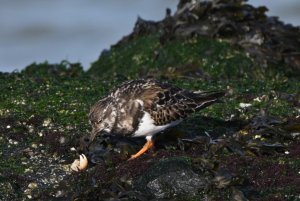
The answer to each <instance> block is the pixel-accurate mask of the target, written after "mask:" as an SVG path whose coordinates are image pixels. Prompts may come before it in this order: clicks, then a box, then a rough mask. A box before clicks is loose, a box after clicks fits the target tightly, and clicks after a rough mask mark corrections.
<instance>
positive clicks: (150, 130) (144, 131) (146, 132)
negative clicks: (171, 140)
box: [133, 112, 182, 137]
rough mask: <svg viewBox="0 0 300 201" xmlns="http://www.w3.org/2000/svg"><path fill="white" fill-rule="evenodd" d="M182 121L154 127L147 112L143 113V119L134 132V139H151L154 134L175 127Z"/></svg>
mask: <svg viewBox="0 0 300 201" xmlns="http://www.w3.org/2000/svg"><path fill="white" fill-rule="evenodd" d="M181 121H182V119H179V120H176V121H173V122H171V123H169V124H167V125H163V126H156V125H154V121H153V119H151V116H150V114H149V113H148V112H145V114H144V116H143V118H142V119H141V121H140V124H139V127H138V129H137V130H136V131H135V132H134V134H133V136H134V137H141V136H149V137H152V136H153V135H154V134H156V133H159V132H161V131H163V130H165V129H166V128H168V127H172V126H175V125H177V124H179V123H180V122H181Z"/></svg>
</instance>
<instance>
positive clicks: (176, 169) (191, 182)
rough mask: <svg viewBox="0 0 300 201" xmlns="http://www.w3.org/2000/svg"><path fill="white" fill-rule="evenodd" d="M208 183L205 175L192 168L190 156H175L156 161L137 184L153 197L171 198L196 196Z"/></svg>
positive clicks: (141, 189)
mask: <svg viewBox="0 0 300 201" xmlns="http://www.w3.org/2000/svg"><path fill="white" fill-rule="evenodd" d="M207 183H208V181H207V179H206V177H205V176H203V175H199V174H196V173H195V172H194V171H193V170H192V165H191V161H190V159H189V158H185V157H175V158H169V159H165V160H162V161H160V162H158V163H156V164H155V165H154V166H152V167H151V168H150V169H149V170H148V171H147V172H146V173H144V174H143V175H142V176H141V177H140V178H138V179H137V181H136V182H135V186H136V189H138V190H139V191H141V192H142V193H145V194H147V195H148V196H149V197H151V198H157V199H170V198H180V197H186V196H188V197H191V196H194V195H196V194H197V193H198V192H199V191H201V190H203V189H205V187H206V184H207Z"/></svg>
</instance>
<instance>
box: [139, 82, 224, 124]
mask: <svg viewBox="0 0 300 201" xmlns="http://www.w3.org/2000/svg"><path fill="white" fill-rule="evenodd" d="M223 95H224V93H222V92H211V93H209V92H203V93H194V92H192V91H187V90H182V89H180V88H178V87H174V86H171V85H169V84H162V83H156V84H154V85H152V86H151V87H149V88H147V89H145V90H144V91H143V92H142V94H141V96H140V97H141V99H142V101H143V102H144V108H145V111H147V112H148V113H150V115H151V117H152V118H153V119H155V122H156V124H157V125H164V124H168V123H171V122H172V121H176V120H179V119H183V118H185V117H186V116H187V115H188V114H190V113H193V112H195V111H198V110H200V109H202V108H205V107H207V106H209V105H211V104H212V103H214V102H217V100H218V98H219V97H221V96H223Z"/></svg>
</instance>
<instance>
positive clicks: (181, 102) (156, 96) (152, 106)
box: [89, 79, 224, 159]
mask: <svg viewBox="0 0 300 201" xmlns="http://www.w3.org/2000/svg"><path fill="white" fill-rule="evenodd" d="M223 95H224V92H195V91H188V90H184V89H181V88H179V87H176V86H172V85H170V84H167V83H162V82H159V81H156V80H152V79H145V80H144V79H141V80H133V81H129V82H126V83H124V84H122V85H121V86H119V87H117V88H115V89H114V90H113V91H112V92H111V93H110V94H109V95H108V96H106V97H104V98H103V99H101V100H99V101H98V102H96V103H95V105H94V106H92V108H91V110H90V113H89V120H90V123H91V125H92V132H91V136H90V142H92V141H93V140H94V138H95V137H96V135H103V134H108V135H123V136H127V137H141V136H144V137H146V140H147V142H146V144H145V145H144V146H143V148H142V149H141V150H140V151H138V152H137V153H136V154H134V155H132V156H131V158H130V159H134V158H137V157H139V156H140V155H142V154H143V153H144V152H146V151H147V150H148V149H149V148H151V147H152V146H153V137H154V136H155V135H156V134H157V133H159V132H161V131H163V130H165V129H167V128H169V127H173V126H175V125H177V124H179V123H180V122H181V121H182V120H183V119H184V118H186V117H187V116H188V115H189V114H192V113H194V112H197V111H199V110H201V109H203V108H205V107H207V106H209V105H211V104H213V103H216V102H218V100H219V98H220V97H222V96H223Z"/></svg>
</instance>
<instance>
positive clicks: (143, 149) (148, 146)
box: [128, 140, 154, 160]
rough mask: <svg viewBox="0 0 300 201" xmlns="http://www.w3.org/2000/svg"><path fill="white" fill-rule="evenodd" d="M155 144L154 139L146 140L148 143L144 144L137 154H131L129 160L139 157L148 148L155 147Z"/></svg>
mask: <svg viewBox="0 0 300 201" xmlns="http://www.w3.org/2000/svg"><path fill="white" fill-rule="evenodd" d="M153 145H154V142H153V141H152V140H148V141H147V142H146V144H145V145H144V146H143V148H142V149H141V150H140V151H138V152H137V153H136V154H134V155H131V157H130V159H128V160H132V159H135V158H137V157H139V156H140V155H142V154H143V153H145V152H146V151H147V150H148V149H150V148H151V147H153Z"/></svg>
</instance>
